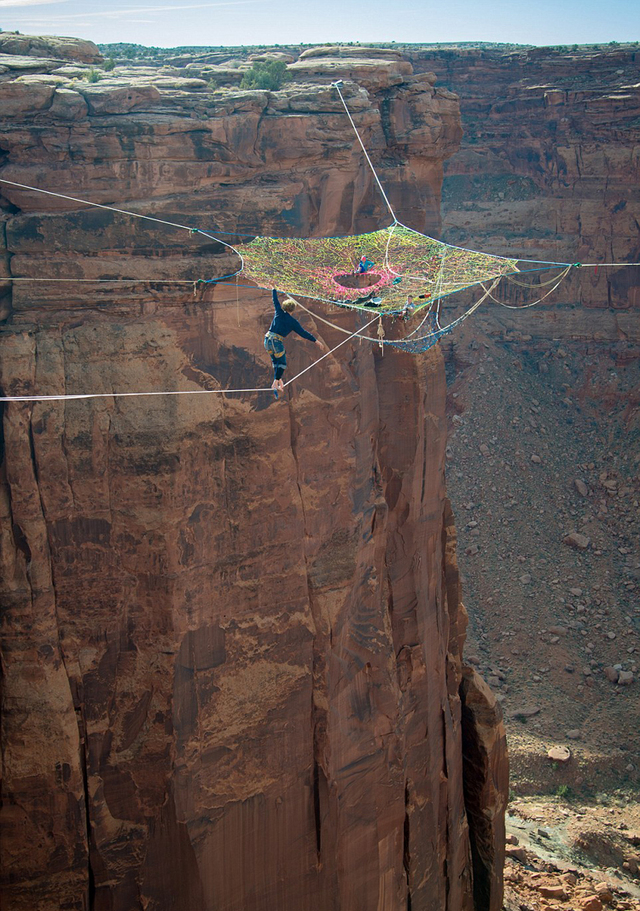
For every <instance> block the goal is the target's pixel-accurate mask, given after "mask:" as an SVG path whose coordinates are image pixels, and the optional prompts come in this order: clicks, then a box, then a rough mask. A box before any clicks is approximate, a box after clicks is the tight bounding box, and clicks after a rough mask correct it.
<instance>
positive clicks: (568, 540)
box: [562, 531, 591, 550]
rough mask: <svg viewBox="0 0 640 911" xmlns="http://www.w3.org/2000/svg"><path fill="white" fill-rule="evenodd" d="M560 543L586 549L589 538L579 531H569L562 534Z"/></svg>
mask: <svg viewBox="0 0 640 911" xmlns="http://www.w3.org/2000/svg"><path fill="white" fill-rule="evenodd" d="M562 543H563V544H566V545H567V546H568V547H573V548H575V549H576V550H586V549H587V548H588V547H589V545H590V544H591V538H588V537H587V536H586V535H583V534H581V533H580V532H579V531H571V532H569V534H567V535H565V536H564V538H563V539H562Z"/></svg>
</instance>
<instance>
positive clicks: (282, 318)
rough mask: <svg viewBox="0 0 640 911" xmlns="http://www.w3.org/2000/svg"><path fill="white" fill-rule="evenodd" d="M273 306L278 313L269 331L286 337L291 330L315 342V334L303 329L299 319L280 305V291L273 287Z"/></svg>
mask: <svg viewBox="0 0 640 911" xmlns="http://www.w3.org/2000/svg"><path fill="white" fill-rule="evenodd" d="M273 306H274V308H275V311H276V315H275V316H274V317H273V320H272V321H271V325H270V326H269V332H275V333H276V335H281V336H282V338H286V337H287V336H288V335H289V333H290V332H297V333H298V335H301V336H302V338H306V339H309V341H310V342H315V340H316V337H315V335H311V333H310V332H307V330H306V329H303V328H302V326H301V325H300V323H299V322H298V320H297V319H296V318H295V317H294V316H291V314H290V313H287V312H286V311H285V310H283V309H282V307H281V306H280V301H279V300H278V292H277V291H276V289H275V288H274V289H273Z"/></svg>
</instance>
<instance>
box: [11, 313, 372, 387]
mask: <svg viewBox="0 0 640 911" xmlns="http://www.w3.org/2000/svg"><path fill="white" fill-rule="evenodd" d="M377 319H378V316H377V314H376V316H375V317H374V319H372V320H371V321H370V322H369V323H367V325H366V326H362V328H361V329H356V331H355V332H351V333H350V335H349V336H348V338H344V339H343V340H342V341H341V342H339V343H338V344H337V345H336V346H335V347H334V348H332V349H331V350H330V351H326V352H325V353H324V354H323V355H322V356H321V357H319V358H318V359H317V360H316V361H313V363H312V364H309V366H308V367H305V368H304V370H301V371H300V373H296V375H295V376H292V377H291V379H290V380H287V382H286V383H285V384H284V385H285V386H290V385H291V383H293V382H294V381H295V380H297V379H299V377H301V376H302V375H303V374H305V373H307V372H308V371H309V370H311V368H312V367H315V366H316V364H319V363H320V361H323V360H324V359H325V358H326V357H329V355H330V354H333V352H334V351H337V350H338V348H342V346H343V345H346V343H347V342H348V341H349V339H352V338H353V337H354V336H357V335H358V334H359V333H360V332H362V331H363V330H364V329H368V328H369V326H371V325H373V323H375V322H376V320H377ZM365 337H366V336H365ZM247 392H270V393H271V394H272V395H273V389H272V387H271V386H257V387H254V388H252V389H172V390H162V391H158V392H87V393H71V394H68V395H3V396H0V402H62V401H68V400H70V399H116V398H118V399H121V398H140V397H142V396H149V395H233V394H234V393H235V394H241V393H247Z"/></svg>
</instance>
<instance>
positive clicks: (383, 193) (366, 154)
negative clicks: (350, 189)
mask: <svg viewBox="0 0 640 911" xmlns="http://www.w3.org/2000/svg"><path fill="white" fill-rule="evenodd" d="M331 85H332V86H333V87H334V89H335V90H336V92H337V93H338V95H339V96H340V101H341V102H342V106H343V107H344V109H345V111H346V114H347V117H348V118H349V120H350V121H351V126H352V127H353V132H354V133H355V134H356V136H357V138H358V142H359V143H360V147H361V149H362V151H363V152H364V157H365V158H366V159H367V162H368V163H369V167H370V168H371V173H372V174H373V176H374V177H375V179H376V183H377V184H378V187H379V189H380V192H381V193H382V197H383V199H384V201H385V202H386V204H387V209H388V210H389V212H390V213H391V217H392V218H393V222H394V224H396V223H397V221H398V219H397V218H396V213H395V212H394V211H393V209H392V208H391V203H390V202H389V199H388V198H387V194H386V193H385V192H384V187H383V186H382V184H381V183H380V178H379V177H378V175H377V173H376V169H375V168H374V166H373V163H372V161H371V159H370V158H369V153H368V152H367V150H366V149H365V146H364V143H363V141H362V139H361V138H360V133H358V129H357V127H356V125H355V123H354V122H353V117H352V116H351V113H350V112H349V108H348V107H347V104H346V102H345V100H344V98H343V97H342V92H341V91H340V86H341V85H342V80H341V79H340V80H338V82H332V83H331Z"/></svg>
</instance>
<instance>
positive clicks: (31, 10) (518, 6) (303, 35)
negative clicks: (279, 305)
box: [0, 0, 640, 47]
mask: <svg viewBox="0 0 640 911" xmlns="http://www.w3.org/2000/svg"><path fill="white" fill-rule="evenodd" d="M0 28H2V29H3V30H4V31H16V30H17V31H20V32H22V33H23V34H25V35H71V36H74V37H79V38H89V39H90V40H92V41H95V42H96V43H99V44H106V43H109V42H120V41H123V42H131V43H135V44H144V45H149V46H153V45H155V46H158V47H177V46H180V45H223V46H235V45H254V44H259V45H265V44H266V45H273V44H322V43H324V42H347V41H359V42H361V43H362V44H366V43H368V42H385V43H387V42H391V41H397V42H412V43H431V42H449V41H496V42H509V43H514V44H534V45H549V44H565V45H572V44H602V43H608V42H610V41H618V42H621V43H622V42H627V41H638V40H640V4H639V2H638V0H608V2H607V3H606V4H603V3H602V0H536V2H529V3H522V2H518V0H486V2H484V3H483V2H479V0H444V2H443V0H441V2H439V3H437V2H435V0H367V2H363V0H360V2H356V0H314V2H309V0H209V2H207V0H0Z"/></svg>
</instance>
